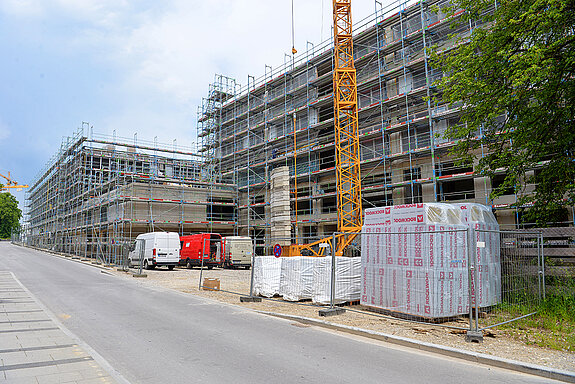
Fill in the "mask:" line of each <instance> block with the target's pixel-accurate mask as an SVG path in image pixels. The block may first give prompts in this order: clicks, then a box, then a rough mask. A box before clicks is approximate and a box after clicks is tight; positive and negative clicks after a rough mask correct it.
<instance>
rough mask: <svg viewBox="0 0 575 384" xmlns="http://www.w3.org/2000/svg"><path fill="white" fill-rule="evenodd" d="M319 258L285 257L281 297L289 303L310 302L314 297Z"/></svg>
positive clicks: (282, 269)
mask: <svg viewBox="0 0 575 384" xmlns="http://www.w3.org/2000/svg"><path fill="white" fill-rule="evenodd" d="M320 259H323V258H318V257H306V256H295V257H283V258H281V260H282V267H281V278H280V296H283V298H284V300H287V301H300V300H308V299H311V298H312V296H313V283H314V272H313V271H314V270H315V269H316V268H317V264H318V263H319V261H320Z"/></svg>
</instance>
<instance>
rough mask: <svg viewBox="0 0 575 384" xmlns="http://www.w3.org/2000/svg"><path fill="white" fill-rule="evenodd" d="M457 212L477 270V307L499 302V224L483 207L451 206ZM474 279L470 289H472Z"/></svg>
mask: <svg viewBox="0 0 575 384" xmlns="http://www.w3.org/2000/svg"><path fill="white" fill-rule="evenodd" d="M453 205H454V206H456V207H458V208H459V212H460V217H461V220H462V222H463V223H464V224H465V225H466V226H467V227H468V228H469V230H470V237H471V244H472V245H473V247H472V250H473V254H472V257H473V258H474V264H475V265H476V266H477V268H476V269H477V278H478V281H479V284H478V286H477V288H478V289H477V292H476V295H477V301H478V303H479V306H480V307H488V306H492V305H495V304H498V303H500V302H501V241H500V237H499V224H498V223H497V219H496V218H495V215H494V214H493V212H492V211H491V209H490V208H489V207H487V206H485V205H483V204H476V203H459V204H453ZM474 281H475V275H473V276H472V280H471V282H472V286H471V288H472V289H475V284H474Z"/></svg>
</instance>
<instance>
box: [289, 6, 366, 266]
mask: <svg viewBox="0 0 575 384" xmlns="http://www.w3.org/2000/svg"><path fill="white" fill-rule="evenodd" d="M333 41H334V70H333V107H334V124H335V158H336V159H335V161H336V183H337V229H338V235H336V242H337V244H334V247H332V248H334V249H335V254H336V256H341V255H343V253H344V251H345V249H346V247H347V246H348V245H349V244H350V243H351V242H353V240H354V239H355V237H356V236H357V233H358V232H360V231H361V226H362V208H361V172H360V161H359V160H360V158H359V134H358V116H357V81H356V71H355V66H354V59H353V37H352V18H351V0H333ZM294 129H295V127H294ZM294 156H295V151H294ZM296 178H297V174H296ZM296 198H297V197H296ZM296 225H297V223H296ZM321 243H328V244H330V245H331V243H332V238H326V239H322V240H319V241H316V242H313V243H310V244H303V245H297V244H295V245H292V246H291V247H292V249H291V252H290V254H291V255H300V254H301V251H302V250H304V249H305V250H308V251H309V252H311V253H312V254H313V255H315V256H323V255H324V250H325V248H319V250H316V249H315V248H316V246H318V245H319V244H321Z"/></svg>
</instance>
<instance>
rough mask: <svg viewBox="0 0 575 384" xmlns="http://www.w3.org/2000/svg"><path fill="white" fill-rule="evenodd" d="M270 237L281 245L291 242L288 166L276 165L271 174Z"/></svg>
mask: <svg viewBox="0 0 575 384" xmlns="http://www.w3.org/2000/svg"><path fill="white" fill-rule="evenodd" d="M270 187H271V188H270V189H271V201H270V212H271V230H270V234H271V238H272V241H273V243H274V244H280V245H282V246H286V245H290V243H291V216H290V215H291V211H290V191H289V168H288V167H286V166H283V167H278V168H276V169H274V170H273V171H272V174H271V186H270Z"/></svg>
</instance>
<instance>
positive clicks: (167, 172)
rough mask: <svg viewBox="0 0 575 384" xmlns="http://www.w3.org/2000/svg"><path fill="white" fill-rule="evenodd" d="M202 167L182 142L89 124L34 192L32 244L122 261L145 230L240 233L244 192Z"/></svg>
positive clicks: (30, 199)
mask: <svg viewBox="0 0 575 384" xmlns="http://www.w3.org/2000/svg"><path fill="white" fill-rule="evenodd" d="M203 164H204V163H203V162H202V161H201V156H199V155H197V154H196V153H195V152H194V151H192V149H191V148H185V147H183V146H178V145H177V144H176V142H175V141H174V143H173V145H166V144H159V143H158V141H157V139H154V141H153V142H146V141H142V140H138V139H137V135H134V140H133V141H131V140H129V139H122V138H116V136H115V134H114V135H113V136H111V137H110V136H105V135H95V134H94V133H93V132H92V129H91V127H89V125H88V124H83V126H82V128H80V129H79V130H78V131H76V132H75V134H74V135H73V136H70V137H65V138H64V139H63V140H62V145H61V147H60V150H59V152H58V153H57V154H56V155H55V156H54V157H53V158H52V160H51V161H50V162H49V163H48V164H47V166H46V167H45V169H44V170H43V171H42V172H40V174H39V175H38V176H37V177H36V179H35V180H34V182H33V183H31V188H30V190H29V191H27V198H26V203H27V204H26V214H27V225H26V230H27V233H26V239H27V243H28V244H29V245H32V246H36V247H39V248H44V249H50V250H53V251H56V252H62V253H68V254H75V255H78V256H82V257H86V258H94V259H97V260H99V261H100V262H103V263H107V264H118V263H120V262H122V260H123V256H125V253H126V245H127V243H129V242H131V241H132V240H133V239H134V238H135V237H136V236H137V235H138V234H140V233H146V232H151V231H172V232H178V233H180V234H186V233H191V232H199V231H210V230H213V229H216V230H217V231H219V232H221V233H229V234H233V233H235V232H236V230H235V228H236V221H235V217H236V213H235V211H236V209H235V197H236V194H237V189H236V188H235V186H234V185H233V184H229V183H220V182H217V181H215V180H207V181H206V180H204V179H203V178H202V166H203Z"/></svg>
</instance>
